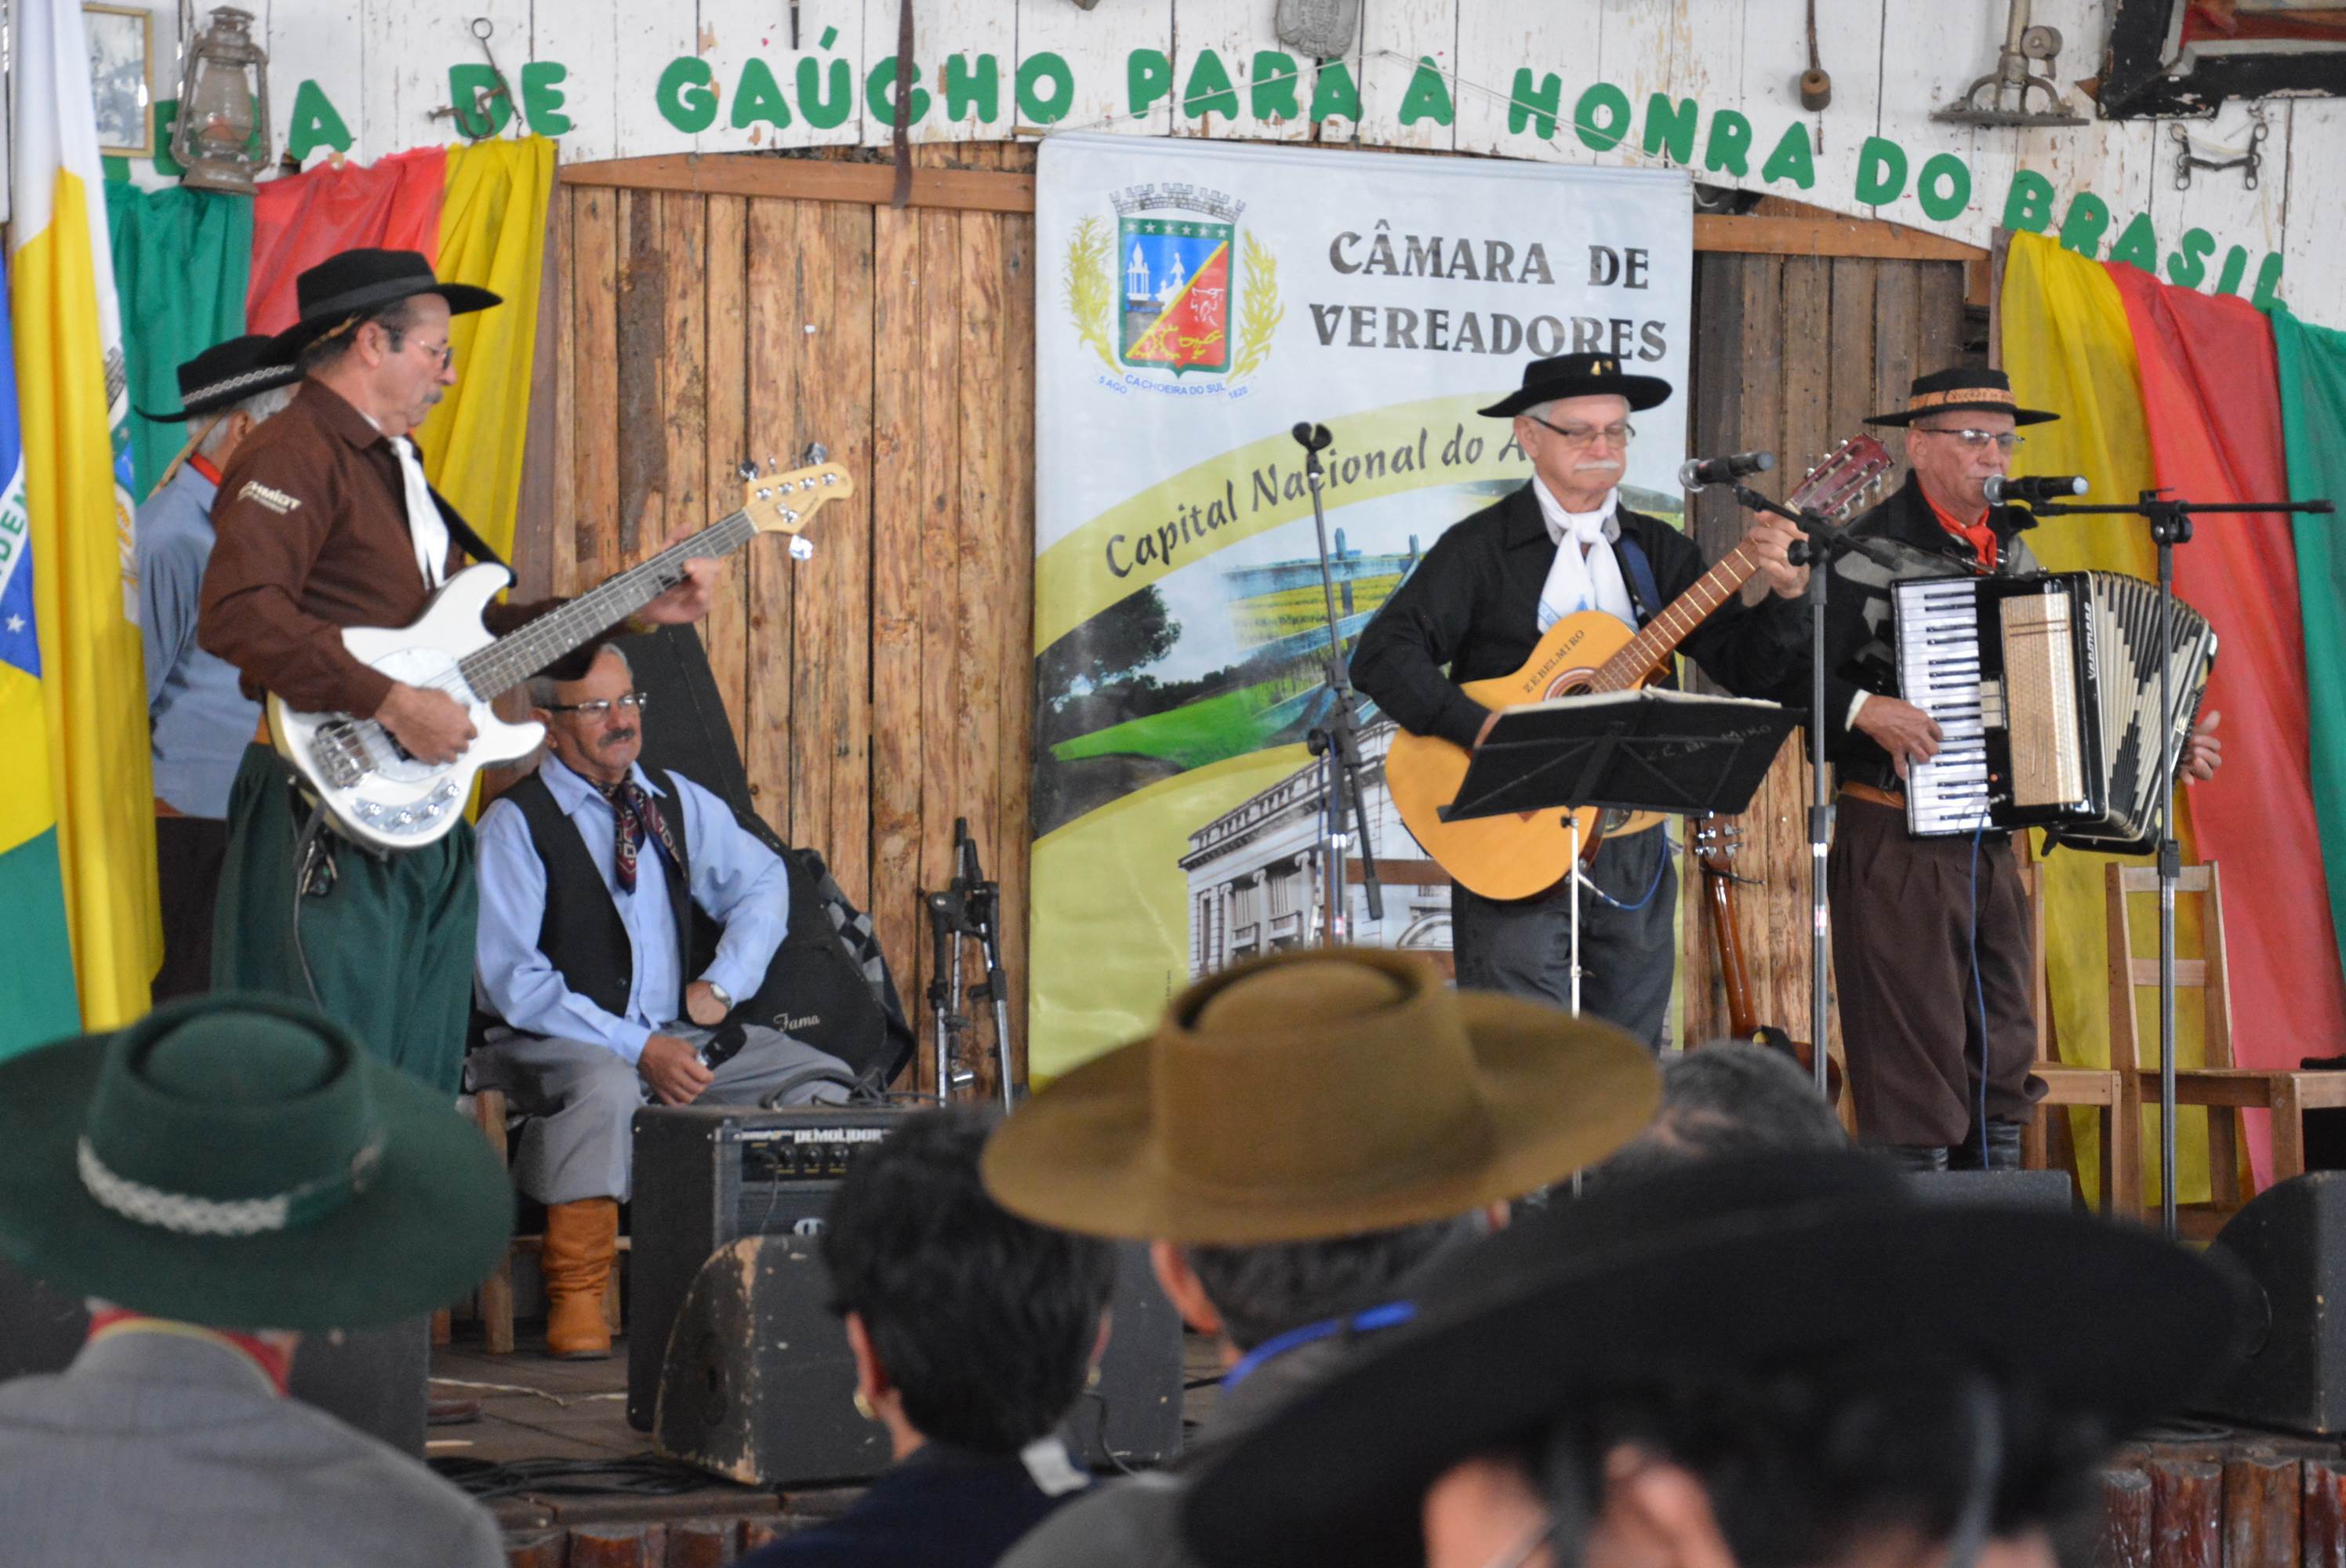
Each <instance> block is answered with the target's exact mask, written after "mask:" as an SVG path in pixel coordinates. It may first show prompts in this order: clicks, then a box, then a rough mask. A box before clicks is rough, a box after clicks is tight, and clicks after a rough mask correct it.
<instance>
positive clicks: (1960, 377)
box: [1865, 365, 2061, 424]
mask: <svg viewBox="0 0 2346 1568" xmlns="http://www.w3.org/2000/svg"><path fill="white" fill-rule="evenodd" d="M1967 409H1986V410H1991V411H1993V412H1997V413H2008V414H2010V415H2011V416H2012V423H2015V424H2043V423H2045V421H2046V420H2051V419H2059V418H2060V417H2061V416H2060V415H2059V414H2057V413H2047V412H2045V411H2044V410H2043V409H2041V408H2022V407H2020V406H2019V405H2018V404H2017V403H2015V402H2013V401H2012V378H2011V377H2010V376H2008V375H2005V374H2004V372H2002V371H1990V370H1981V369H1978V368H1976V367H1974V366H1971V365H1957V366H1955V367H1954V368H1953V369H1952V370H1944V371H1933V372H1931V373H1930V374H1929V375H1927V376H1916V377H1915V378H1914V381H1913V385H1912V386H1910V387H1908V388H1907V390H1906V406H1905V407H1904V408H1902V409H1900V410H1898V411H1897V412H1894V413H1877V414H1875V415H1874V416H1873V417H1872V418H1871V419H1869V420H1867V421H1866V422H1865V423H1868V424H1913V423H1914V422H1915V421H1916V420H1918V419H1920V418H1921V417H1922V416H1923V415H1924V414H1926V413H1960V412H1964V411H1965V410H1967Z"/></svg>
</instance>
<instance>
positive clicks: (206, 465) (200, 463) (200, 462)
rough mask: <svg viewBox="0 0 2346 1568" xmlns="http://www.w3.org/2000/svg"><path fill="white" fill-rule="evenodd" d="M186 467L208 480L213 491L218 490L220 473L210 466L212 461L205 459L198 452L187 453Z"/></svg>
mask: <svg viewBox="0 0 2346 1568" xmlns="http://www.w3.org/2000/svg"><path fill="white" fill-rule="evenodd" d="M188 466H189V468H192V469H194V470H195V471H196V472H197V473H200V474H202V475H203V476H204V477H205V478H206V479H209V480H210V481H211V482H212V488H213V489H215V490H217V489H219V482H220V471H219V469H217V468H214V467H213V466H212V460H211V459H210V458H209V457H206V456H205V455H204V454H203V453H200V452H191V453H188Z"/></svg>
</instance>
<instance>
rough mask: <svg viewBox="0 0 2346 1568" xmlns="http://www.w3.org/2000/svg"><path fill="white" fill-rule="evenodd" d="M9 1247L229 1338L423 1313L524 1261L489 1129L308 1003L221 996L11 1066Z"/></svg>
mask: <svg viewBox="0 0 2346 1568" xmlns="http://www.w3.org/2000/svg"><path fill="white" fill-rule="evenodd" d="M0 1147H5V1149H6V1150H7V1151H8V1152H7V1155H6V1157H5V1158H0V1251H5V1253H7V1254H8V1256H10V1257H13V1258H14V1259H15V1261H16V1262H17V1263H18V1264H20V1265H21V1266H22V1267H23V1268H25V1270H26V1272H27V1273H30V1274H32V1275H34V1276H36V1278H40V1279H42V1280H44V1281H46V1283H48V1284H49V1285H50V1286H52V1287H54V1288H56V1289H58V1290H60V1291H63V1292H66V1293H67V1294H69V1295H77V1296H97V1297H102V1298H105V1299H106V1300H107V1301H111V1302H113V1303H115V1304H116V1305H117V1306H121V1307H128V1308H134V1309H136V1310H138V1311H141V1312H151V1313H154V1314H157V1315H158V1316H161V1317H168V1318H177V1319H184V1320H186V1321H189V1322H194V1323H204V1324H209V1325H211V1326H213V1327H216V1328H224V1329H303V1330H322V1329H363V1328H369V1327H375V1326H380V1325H382V1324H386V1323H393V1322H397V1321H399V1320H400V1319H407V1318H414V1317H419V1316H421V1315H422V1314H423V1313H426V1312H429V1311H432V1310H433V1309H434V1308H439V1307H444V1306H445V1305H446V1304H447V1303H449V1302H450V1301H453V1300H454V1299H455V1298H457V1297H459V1296H461V1295H463V1294H464V1292H465V1291H466V1290H468V1289H470V1288H472V1287H473V1286H474V1285H475V1284H477V1283H479V1281H480V1280H481V1278H483V1277H484V1275H486V1274H487V1273H488V1271H489V1270H490V1269H491V1268H494V1267H495V1265H496V1263H497V1260H498V1259H499V1258H500V1257H503V1256H504V1254H505V1246H506V1243H507V1238H508V1237H510V1235H511V1234H512V1230H513V1192H512V1187H511V1185H510V1184H509V1183H508V1181H507V1180H506V1177H505V1169H504V1167H503V1166H502V1165H501V1164H500V1163H499V1162H498V1160H497V1158H496V1156H495V1153H494V1152H493V1151H492V1150H491V1149H490V1148H489V1145H488V1142H487V1140H486V1139H484V1138H483V1137H482V1136H481V1134H480V1129H479V1128H477V1127H475V1126H474V1125H473V1124H472V1123H470V1122H468V1121H466V1120H465V1119H464V1117H462V1116H460V1115H457V1114H456V1112H455V1111H454V1108H453V1107H452V1106H451V1105H450V1104H449V1101H448V1097H447V1096H446V1095H442V1094H436V1093H434V1092H433V1091H432V1090H430V1089H428V1088H426V1087H424V1085H423V1084H420V1083H417V1082H415V1081H414V1080H413V1079H412V1078H410V1077H408V1076H407V1075H406V1074H404V1073H402V1072H401V1071H400V1070H399V1069H397V1068H395V1067H393V1066H390V1065H387V1064H384V1063H382V1062H380V1061H378V1060H376V1059H375V1058H374V1057H372V1056H370V1055H368V1054H366V1053H365V1052H364V1051H363V1050H362V1049H361V1048H360V1046H359V1044H358V1043H357V1042H356V1041H355V1040H353V1039H352V1038H351V1036H350V1035H349V1034H347V1033H344V1032H343V1031H342V1030H341V1029H339V1028H337V1027H335V1026H334V1025H333V1024H332V1023H330V1022H329V1021H327V1020H326V1019H325V1018H323V1017H321V1016H320V1015H319V1014H318V1013H314V1012H312V1011H311V1009H309V1008H307V1007H303V1006H301V1005H298V1004H296V1003H291V1002H289V1001H285V1000H283V999H281V998H277V997H270V996H260V995H250V994H239V993H232V992H231V993H214V994H212V995H210V996H207V997H198V998H192V999H190V1000H189V1001H186V1002H180V1003H173V1004H171V1005H169V1006H167V1007H160V1008H158V1009H156V1010H155V1011H154V1012H153V1013H148V1015H147V1016H146V1017H145V1018H143V1019H141V1020H139V1021H138V1023H133V1024H131V1025H130V1026H129V1027H128V1028H126V1029H122V1030H119V1031H117V1032H116V1033H111V1034H86V1035H82V1036H80V1037H78V1038H76V1039H71V1040H66V1041H63V1042H60V1043H58V1044H53V1045H48V1046H45V1047H43V1048H41V1049H39V1050H36V1051H29V1052H26V1054H23V1055H21V1056H17V1057H15V1058H12V1059H11V1060H9V1061H7V1062H5V1063H0Z"/></svg>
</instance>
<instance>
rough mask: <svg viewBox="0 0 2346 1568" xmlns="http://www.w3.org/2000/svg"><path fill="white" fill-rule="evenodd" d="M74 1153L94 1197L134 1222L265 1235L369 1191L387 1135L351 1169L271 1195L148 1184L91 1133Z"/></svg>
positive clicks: (374, 1140) (372, 1142)
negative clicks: (118, 1163)
mask: <svg viewBox="0 0 2346 1568" xmlns="http://www.w3.org/2000/svg"><path fill="white" fill-rule="evenodd" d="M75 1158H76V1163H77V1164H78V1165H79V1166H80V1167H81V1185H82V1186H83V1187H84V1189H86V1190H87V1192H88V1194H89V1196H92V1197H94V1198H96V1199H97V1201H98V1203H99V1205H100V1206H101V1207H105V1208H108V1209H111V1210H112V1211H113V1212H114V1213H116V1214H118V1215H120V1216H121V1217H123V1218H125V1219H127V1220H129V1221H130V1222H131V1223H132V1224H134V1225H145V1226H151V1227H154V1228H156V1229H158V1230H168V1231H172V1232H174V1233H176V1234H178V1235H180V1236H262V1235H266V1234H268V1233H270V1232H271V1231H279V1230H288V1229H291V1228H292V1227H295V1226H300V1225H306V1224H308V1223H309V1222H310V1221H311V1220H313V1219H316V1218H317V1217H319V1216H321V1215H322V1214H325V1213H327V1212H328V1211H330V1210H331V1209H335V1208H339V1207H342V1204H343V1202H344V1201H345V1200H347V1199H348V1198H350V1197H351V1196H352V1195H354V1194H357V1193H361V1192H364V1191H365V1190H366V1187H367V1184H368V1183H369V1182H370V1181H371V1180H372V1179H373V1176H374V1172H375V1167H376V1166H379V1165H380V1164H381V1163H382V1133H381V1132H376V1133H375V1134H373V1135H372V1136H370V1137H369V1138H368V1139H367V1141H366V1143H365V1144H364V1145H362V1146H361V1147H360V1149H359V1152H358V1153H357V1154H355V1155H353V1156H351V1166H350V1169H349V1170H347V1171H344V1172H342V1173H340V1174H338V1175H335V1176H321V1177H320V1178H319V1179H317V1180H316V1181H312V1182H304V1183H302V1184H301V1186H297V1187H293V1188H291V1189H289V1190H287V1191H285V1192H281V1193H278V1194H276V1195H275V1196H270V1197H244V1198H230V1199H221V1198H209V1197H197V1196H194V1195H192V1194H190V1193H183V1192H166V1191H164V1190H163V1189H162V1188H161V1187H155V1186H148V1185H147V1184H146V1183H144V1182H138V1181H133V1180H131V1179H130V1178H129V1177H128V1176H123V1175H121V1174H119V1173H117V1172H116V1171H113V1170H109V1169H108V1168H107V1165H106V1162H105V1161H104V1160H101V1159H99V1158H98V1157H97V1150H96V1149H95V1148H92V1147H91V1146H90V1142H89V1137H88V1135H87V1134H85V1135H83V1136H82V1137H81V1138H80V1139H79V1140H78V1141H77V1142H76V1145H75Z"/></svg>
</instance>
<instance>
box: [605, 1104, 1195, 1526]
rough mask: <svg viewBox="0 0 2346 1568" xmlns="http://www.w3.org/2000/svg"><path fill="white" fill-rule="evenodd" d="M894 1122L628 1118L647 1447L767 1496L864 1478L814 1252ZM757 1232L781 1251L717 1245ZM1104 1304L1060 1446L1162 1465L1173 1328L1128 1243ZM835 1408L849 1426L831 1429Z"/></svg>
mask: <svg viewBox="0 0 2346 1568" xmlns="http://www.w3.org/2000/svg"><path fill="white" fill-rule="evenodd" d="M904 1114H905V1113H904V1112H903V1111H901V1110H895V1109H890V1108H881V1107H872V1108H863V1107H855V1108H841V1107H802V1108H800V1109H795V1110H783V1111H758V1110H745V1109H742V1108H740V1107H738V1106H723V1105H709V1106H701V1105H683V1106H673V1107H671V1106H647V1107H646V1108H645V1109H643V1110H641V1111H638V1112H637V1113H636V1121H635V1138H636V1145H635V1146H636V1158H635V1184H636V1185H635V1202H634V1209H633V1221H634V1224H633V1229H634V1238H633V1240H632V1241H631V1242H630V1243H629V1245H630V1247H631V1248H632V1251H631V1253H630V1256H629V1278H630V1282H631V1285H632V1287H633V1288H632V1291H631V1293H630V1294H631V1299H632V1307H631V1310H630V1315H629V1319H628V1329H627V1420H628V1421H629V1422H631V1423H632V1424H633V1425H634V1426H636V1427H637V1429H638V1430H640V1431H650V1432H654V1433H655V1434H656V1441H657V1443H658V1447H659V1448H660V1450H661V1451H663V1452H669V1453H673V1454H674V1455H675V1457H677V1458H679V1459H685V1460H688V1461H690V1462H693V1463H696V1464H704V1465H706V1466H707V1468H709V1469H711V1470H714V1471H717V1472H718V1473H719V1474H724V1475H738V1474H739V1471H740V1469H741V1467H743V1466H745V1465H748V1466H754V1467H759V1468H760V1469H761V1470H765V1471H766V1473H763V1474H760V1476H759V1477H758V1478H757V1479H758V1480H759V1481H761V1482H763V1483H765V1484H774V1485H780V1484H786V1483H787V1484H792V1485H806V1484H809V1483H810V1482H811V1481H831V1480H843V1479H848V1478H852V1477H853V1476H856V1475H859V1474H864V1475H869V1474H875V1473H877V1467H874V1468H872V1469H858V1468H855V1467H858V1466H862V1465H865V1464H869V1463H870V1462H871V1458H870V1456H871V1454H872V1453H876V1454H878V1456H879V1464H880V1465H881V1466H884V1464H885V1463H886V1458H887V1451H886V1445H885V1444H884V1443H881V1444H880V1445H879V1446H878V1447H877V1448H872V1449H869V1451H867V1447H868V1444H867V1436H868V1434H869V1433H872V1432H876V1431H877V1429H876V1428H870V1427H868V1426H867V1425H866V1424H865V1423H863V1422H862V1420H860V1418H856V1417H855V1416H854V1414H853V1407H852V1403H851V1396H852V1394H853V1392H854V1387H855V1384H854V1374H853V1370H852V1367H850V1366H849V1364H848V1362H847V1359H846V1357H847V1349H846V1342H845V1339H844V1337H843V1335H842V1334H841V1329H840V1327H839V1324H838V1321H837V1320H836V1319H833V1318H832V1317H831V1314H830V1309H829V1290H830V1286H829V1282H828V1280H827V1279H826V1278H825V1276H824V1274H823V1271H822V1264H821V1257H820V1256H819V1254H818V1253H817V1250H816V1245H815V1244H816V1240H817V1238H818V1237H821V1234H822V1220H823V1216H824V1214H825V1212H826V1211H827V1210H828V1209H829V1207H830V1204H831V1193H832V1192H833V1191H835V1190H836V1189H837V1187H838V1185H839V1179H840V1177H841V1176H844V1175H845V1174H846V1172H847V1169H848V1167H849V1166H850V1165H852V1163H853V1161H854V1159H855V1157H856V1156H857V1154H858V1152H859V1151H861V1150H863V1149H868V1148H870V1147H871V1146H872V1145H874V1144H876V1143H878V1142H879V1141H880V1140H881V1139H882V1138H883V1137H885V1136H886V1135H887V1132H888V1130H889V1128H891V1127H892V1126H893V1125H894V1124H895V1122H896V1121H897V1119H898V1118H900V1117H901V1116H903V1115H904ZM755 1237H773V1238H776V1239H777V1240H778V1241H786V1242H787V1243H788V1245H787V1246H776V1247H764V1248H758V1249H734V1250H728V1249H729V1248H731V1247H732V1244H734V1243H736V1242H739V1241H742V1240H745V1239H750V1238H755ZM720 1254H721V1257H720ZM1109 1309H1110V1311H1111V1313H1112V1314H1113V1319H1112V1324H1111V1328H1110V1330H1109V1334H1108V1346H1107V1354H1106V1355H1105V1356H1104V1357H1103V1358H1102V1359H1101V1363H1100V1379H1099V1381H1098V1383H1097V1384H1096V1386H1095V1387H1093V1388H1091V1389H1089V1390H1086V1394H1085V1396H1084V1398H1083V1399H1082V1400H1079V1401H1078V1402H1077V1404H1076V1409H1075V1410H1073V1411H1071V1412H1070V1414H1069V1418H1068V1429H1069V1441H1070V1445H1071V1446H1072V1447H1073V1448H1074V1449H1075V1451H1076V1458H1077V1459H1078V1460H1079V1461H1082V1462H1085V1463H1087V1464H1090V1465H1093V1466H1094V1467H1100V1466H1105V1465H1107V1464H1108V1463H1109V1462H1110V1453H1111V1451H1113V1454H1114V1456H1115V1457H1116V1458H1118V1459H1121V1460H1123V1461H1125V1462H1127V1463H1134V1462H1156V1461H1163V1460H1167V1459H1170V1458H1172V1457H1173V1456H1174V1455H1175V1454H1176V1453H1178V1452H1179V1451H1180V1447H1181V1392H1182V1389H1181V1384H1182V1360H1181V1320H1180V1317H1179V1315H1178V1313H1177V1312H1175V1310H1174V1308H1173V1304H1172V1303H1171V1302H1170V1301H1168V1299H1166V1296H1165V1292H1164V1291H1163V1290H1162V1289H1161V1288H1158V1284H1157V1278H1156V1276H1155V1275H1154V1274H1153V1273H1152V1272H1151V1271H1150V1269H1149V1267H1148V1249H1147V1248H1146V1247H1141V1246H1140V1245H1138V1244H1137V1243H1133V1244H1127V1245H1125V1246H1121V1247H1118V1248H1117V1278H1116V1293H1115V1296H1114V1298H1112V1300H1111V1301H1110V1303H1109ZM972 1353H973V1354H976V1355H983V1354H984V1347H983V1346H974V1347H972ZM686 1385H689V1386H690V1387H691V1388H692V1389H693V1390H696V1391H694V1392H692V1393H689V1394H687V1393H684V1392H682V1391H681V1390H682V1389H683V1388H684V1387H685V1386H686ZM720 1390H721V1391H722V1394H723V1399H724V1400H725V1401H726V1402H725V1405H724V1407H723V1408H721V1409H720V1408H719V1403H718V1400H719V1391H720ZM741 1400H748V1401H750V1402H749V1403H748V1404H747V1405H743V1404H741V1403H739V1401H741ZM841 1409H844V1410H847V1412H848V1420H850V1421H851V1422H852V1424H853V1426H854V1427H855V1428H858V1429H861V1430H856V1431H850V1430H848V1429H842V1428H841V1427H839V1426H838V1425H837V1424H836V1422H835V1421H834V1420H833V1418H834V1416H835V1415H836V1412H837V1411H838V1410H841ZM704 1454H705V1455H707V1456H709V1457H708V1458H706V1459H704V1458H703V1457H702V1456H703V1455H704ZM777 1466H789V1467H791V1468H792V1469H794V1470H795V1471H797V1473H790V1474H785V1473H783V1471H781V1470H780V1469H770V1468H769V1467H777Z"/></svg>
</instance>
